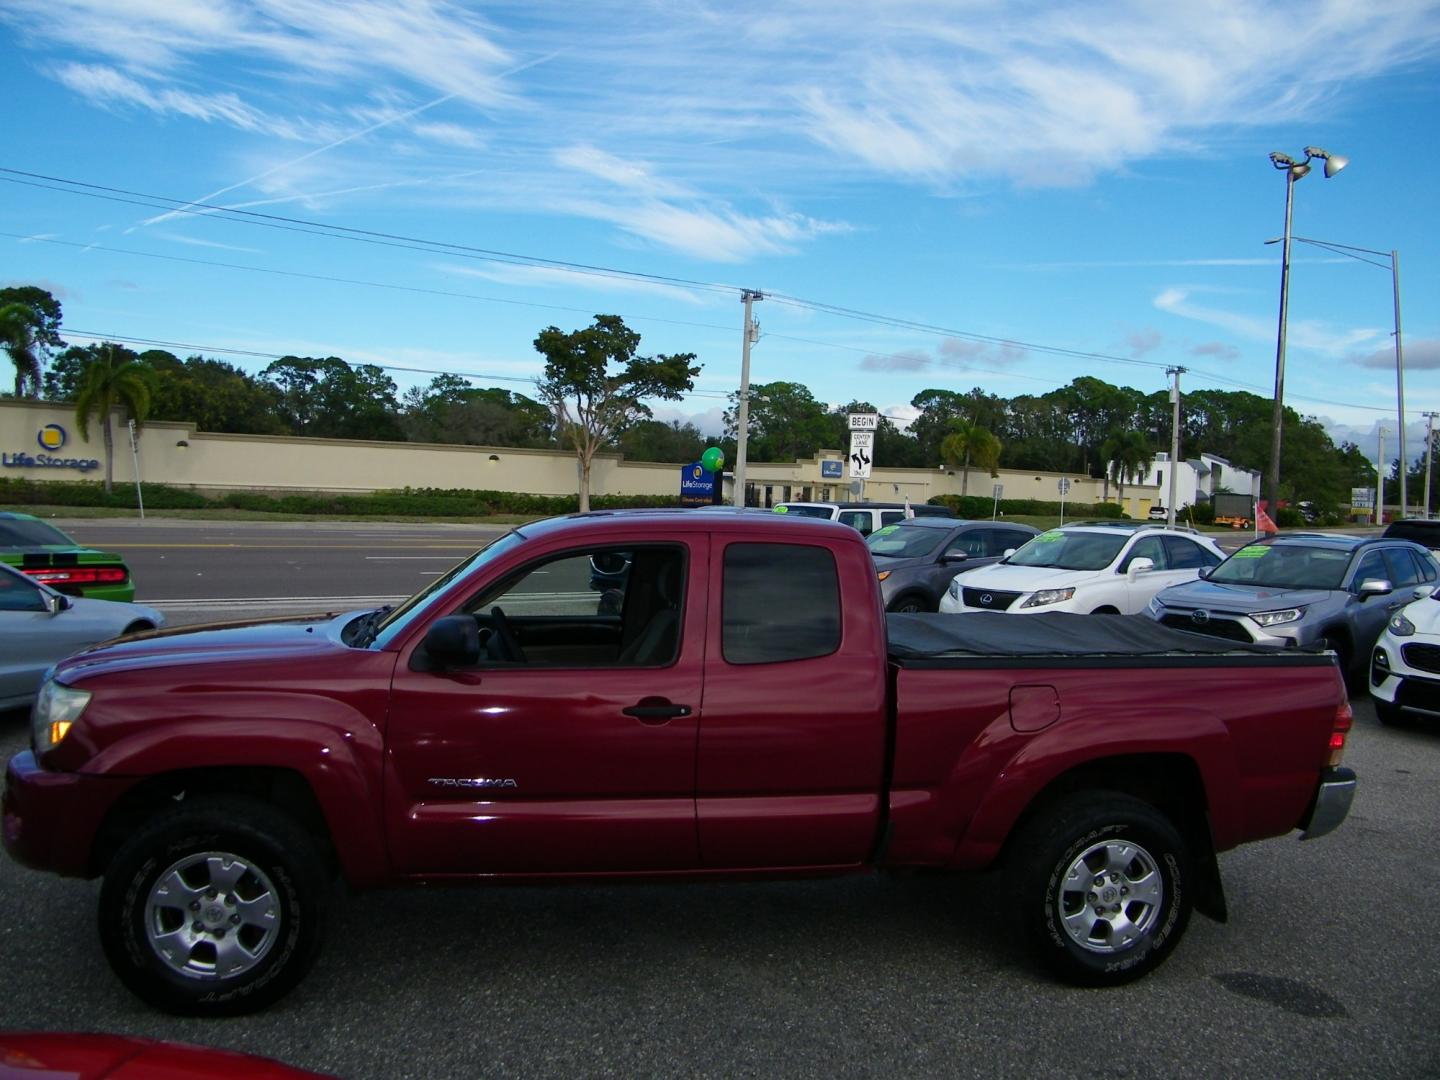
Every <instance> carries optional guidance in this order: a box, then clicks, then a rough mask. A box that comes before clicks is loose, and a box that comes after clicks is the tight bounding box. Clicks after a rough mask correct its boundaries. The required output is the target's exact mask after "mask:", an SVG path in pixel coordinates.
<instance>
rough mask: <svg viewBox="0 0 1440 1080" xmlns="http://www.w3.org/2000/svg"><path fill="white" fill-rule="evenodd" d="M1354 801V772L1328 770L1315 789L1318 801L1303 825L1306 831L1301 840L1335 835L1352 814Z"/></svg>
mask: <svg viewBox="0 0 1440 1080" xmlns="http://www.w3.org/2000/svg"><path fill="white" fill-rule="evenodd" d="M1354 800H1355V770H1354V769H1347V768H1344V767H1343V766H1337V767H1335V768H1331V769H1326V770H1325V771H1324V772H1323V773H1321V775H1320V783H1319V785H1318V786H1317V787H1316V788H1315V799H1314V801H1313V802H1311V804H1310V810H1309V812H1308V813H1307V814H1306V815H1305V820H1304V821H1302V822H1301V823H1300V828H1302V829H1303V830H1304V832H1302V833H1301V834H1300V839H1301V840H1314V839H1315V838H1316V837H1317V836H1324V835H1325V834H1326V833H1328V832H1334V831H1335V830H1336V829H1338V828H1339V827H1340V823H1341V822H1343V821H1344V820H1345V818H1346V817H1347V816H1348V815H1349V813H1350V804H1351V803H1352V802H1354Z"/></svg>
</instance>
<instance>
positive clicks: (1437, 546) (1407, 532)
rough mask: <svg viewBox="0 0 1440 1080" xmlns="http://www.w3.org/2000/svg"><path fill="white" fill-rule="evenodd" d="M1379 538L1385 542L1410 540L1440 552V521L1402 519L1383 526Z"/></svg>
mask: <svg viewBox="0 0 1440 1080" xmlns="http://www.w3.org/2000/svg"><path fill="white" fill-rule="evenodd" d="M1381 536H1383V537H1384V538H1385V539H1386V540H1410V541H1412V542H1414V543H1416V544H1420V545H1421V546H1422V547H1427V548H1429V549H1430V550H1431V551H1440V521H1429V520H1427V519H1425V518H1402V519H1401V520H1399V521H1392V522H1391V523H1390V524H1389V525H1387V526H1385V531H1384V532H1383V533H1381Z"/></svg>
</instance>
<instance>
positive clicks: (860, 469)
mask: <svg viewBox="0 0 1440 1080" xmlns="http://www.w3.org/2000/svg"><path fill="white" fill-rule="evenodd" d="M874 463H875V432H873V431H852V432H850V458H849V470H848V472H847V475H848V476H849V477H850V478H851V479H852V480H869V479H870V466H871V465H873V464H874Z"/></svg>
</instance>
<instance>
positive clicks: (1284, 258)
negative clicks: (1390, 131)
mask: <svg viewBox="0 0 1440 1080" xmlns="http://www.w3.org/2000/svg"><path fill="white" fill-rule="evenodd" d="M1317 159H1318V160H1324V162H1325V175H1326V177H1331V176H1334V175H1335V174H1336V173H1338V172H1339V171H1340V170H1341V169H1343V168H1345V166H1346V165H1348V164H1349V163H1350V161H1349V159H1348V158H1343V157H1341V156H1340V155H1338V154H1332V153H1330V152H1329V151H1328V150H1321V149H1320V148H1319V147H1318V146H1307V147H1306V148H1305V160H1304V161H1296V160H1295V159H1294V158H1292V157H1290V156H1289V155H1287V154H1282V153H1280V152H1279V151H1275V152H1274V153H1272V154H1271V155H1270V164H1271V165H1273V166H1275V168H1277V169H1282V170H1284V172H1285V235H1284V238H1283V239H1284V242H1285V246H1284V247H1283V248H1282V249H1281V255H1280V327H1279V330H1278V332H1277V334H1276V337H1275V411H1274V415H1273V418H1272V426H1273V429H1274V430H1273V431H1272V433H1271V437H1270V484H1269V486H1270V515H1271V517H1272V518H1274V517H1275V516H1276V515H1278V514H1279V513H1280V431H1281V427H1282V426H1283V424H1284V421H1285V326H1286V317H1287V314H1288V309H1289V306H1290V213H1291V206H1292V205H1293V201H1294V189H1295V181H1296V180H1299V179H1301V178H1302V177H1304V176H1305V174H1306V173H1308V172H1309V171H1310V162H1312V161H1315V160H1317Z"/></svg>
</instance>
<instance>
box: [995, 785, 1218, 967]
mask: <svg viewBox="0 0 1440 1080" xmlns="http://www.w3.org/2000/svg"><path fill="white" fill-rule="evenodd" d="M1013 850H1014V851H1015V852H1016V853H1017V857H1018V858H1017V863H1016V865H1015V867H1014V872H1013V878H1014V887H1015V890H1016V892H1017V897H1016V899H1017V901H1018V905H1017V906H1018V910H1019V913H1020V918H1021V923H1022V928H1023V931H1024V933H1025V936H1026V937H1027V939H1028V941H1029V943H1030V945H1031V947H1032V949H1033V950H1034V952H1035V954H1036V956H1037V957H1038V958H1039V959H1040V960H1041V962H1042V963H1044V964H1045V965H1046V966H1047V967H1048V968H1050V970H1051V971H1053V972H1054V973H1055V974H1056V975H1057V976H1058V977H1059V978H1061V979H1063V980H1064V981H1066V982H1069V983H1074V984H1076V985H1080V986H1118V985H1120V984H1121V983H1126V982H1130V981H1132V980H1134V979H1138V978H1140V977H1141V976H1142V975H1145V974H1147V973H1149V972H1150V971H1153V970H1154V969H1155V968H1157V967H1159V966H1160V964H1162V963H1163V962H1164V961H1165V959H1166V957H1168V956H1169V955H1170V952H1171V951H1172V950H1173V949H1174V947H1175V945H1176V943H1177V942H1178V941H1179V940H1180V938H1181V936H1182V935H1183V934H1184V932H1185V927H1186V925H1187V923H1188V922H1189V920H1190V910H1191V906H1192V901H1191V896H1190V893H1191V889H1192V888H1193V886H1192V882H1191V863H1190V855H1189V852H1188V851H1187V850H1186V847H1185V841H1184V839H1183V838H1182V837H1181V835H1180V833H1179V831H1178V830H1177V829H1176V828H1175V826H1174V825H1172V824H1171V823H1170V821H1169V820H1168V819H1167V818H1166V817H1165V816H1164V815H1162V814H1161V813H1160V812H1159V811H1157V810H1156V809H1155V808H1154V807H1153V806H1151V805H1150V804H1148V803H1145V802H1141V801H1140V800H1139V799H1135V798H1131V797H1130V796H1128V795H1123V794H1121V793H1119V792H1111V791H1092V792H1081V793H1077V794H1075V795H1071V796H1068V797H1066V798H1065V799H1063V800H1061V801H1060V802H1058V803H1056V804H1055V805H1054V806H1053V807H1051V808H1050V809H1049V811H1048V812H1046V813H1044V814H1042V815H1041V816H1039V817H1037V818H1035V819H1034V820H1033V821H1031V822H1030V823H1029V824H1028V825H1027V826H1026V827H1025V828H1024V829H1023V831H1022V832H1021V834H1020V835H1018V836H1017V837H1016V838H1015V846H1014V849H1013Z"/></svg>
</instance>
